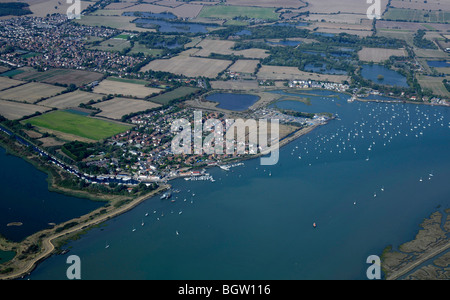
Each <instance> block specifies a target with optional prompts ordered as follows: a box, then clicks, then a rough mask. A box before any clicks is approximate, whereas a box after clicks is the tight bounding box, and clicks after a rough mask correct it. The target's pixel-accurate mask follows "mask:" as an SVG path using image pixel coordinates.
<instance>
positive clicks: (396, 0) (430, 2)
mask: <svg viewBox="0 0 450 300" xmlns="http://www.w3.org/2000/svg"><path fill="white" fill-rule="evenodd" d="M391 6H392V7H395V8H406V9H420V10H426V11H429V10H447V11H450V2H448V1H446V0H427V1H411V2H410V1H403V0H391Z"/></svg>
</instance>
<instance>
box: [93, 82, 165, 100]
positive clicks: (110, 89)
mask: <svg viewBox="0 0 450 300" xmlns="http://www.w3.org/2000/svg"><path fill="white" fill-rule="evenodd" d="M160 91H162V90H161V89H157V88H150V87H146V86H145V85H143V84H136V83H130V82H121V81H117V80H109V79H105V80H103V81H102V82H100V83H99V85H97V86H96V87H95V88H94V92H95V93H99V94H105V95H108V94H113V95H123V96H131V97H137V98H145V97H147V96H149V95H151V94H153V93H159V92H160Z"/></svg>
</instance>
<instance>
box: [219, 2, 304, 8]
mask: <svg viewBox="0 0 450 300" xmlns="http://www.w3.org/2000/svg"><path fill="white" fill-rule="evenodd" d="M226 3H227V4H228V5H243V6H259V7H282V8H299V7H303V6H305V3H303V2H302V1H300V0H282V1H280V0H227V1H226Z"/></svg>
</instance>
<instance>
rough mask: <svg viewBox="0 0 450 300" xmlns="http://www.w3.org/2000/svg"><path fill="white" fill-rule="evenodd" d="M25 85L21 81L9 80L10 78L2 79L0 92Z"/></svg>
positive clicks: (0, 79) (0, 80)
mask: <svg viewBox="0 0 450 300" xmlns="http://www.w3.org/2000/svg"><path fill="white" fill-rule="evenodd" d="M23 83H24V82H23V81H20V80H15V79H9V78H8V77H0V91H2V90H4V89H7V88H10V87H13V86H18V85H20V84H23Z"/></svg>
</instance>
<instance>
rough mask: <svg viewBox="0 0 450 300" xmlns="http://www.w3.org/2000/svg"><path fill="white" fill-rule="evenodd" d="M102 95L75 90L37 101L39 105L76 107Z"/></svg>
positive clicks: (95, 99) (61, 107)
mask: <svg viewBox="0 0 450 300" xmlns="http://www.w3.org/2000/svg"><path fill="white" fill-rule="evenodd" d="M102 97H103V95H99V94H94V93H88V92H84V91H80V90H76V91H74V92H71V93H66V94H62V95H58V96H55V97H51V98H48V99H46V100H44V101H41V102H39V105H43V106H48V107H56V108H60V109H64V108H69V107H78V106H79V105H80V104H81V103H84V104H86V103H88V102H89V101H91V100H94V101H97V100H100V99H101V98H102Z"/></svg>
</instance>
